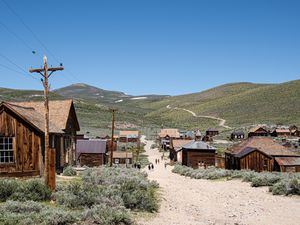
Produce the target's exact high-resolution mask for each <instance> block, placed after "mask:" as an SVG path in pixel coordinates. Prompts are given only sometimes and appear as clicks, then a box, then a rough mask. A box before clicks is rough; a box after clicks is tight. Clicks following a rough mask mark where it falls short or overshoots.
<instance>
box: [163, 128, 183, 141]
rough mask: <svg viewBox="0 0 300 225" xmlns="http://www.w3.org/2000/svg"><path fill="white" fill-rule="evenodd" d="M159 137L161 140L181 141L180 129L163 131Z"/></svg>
mask: <svg viewBox="0 0 300 225" xmlns="http://www.w3.org/2000/svg"><path fill="white" fill-rule="evenodd" d="M158 136H159V140H164V139H180V133H179V130H178V129H161V131H160V132H159V134H158Z"/></svg>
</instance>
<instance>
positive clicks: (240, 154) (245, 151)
mask: <svg viewBox="0 0 300 225" xmlns="http://www.w3.org/2000/svg"><path fill="white" fill-rule="evenodd" d="M255 151H258V152H260V153H262V154H263V155H265V156H267V157H268V158H271V156H269V155H267V154H266V153H264V152H262V151H260V150H259V149H257V148H251V147H246V148H244V149H243V150H242V151H240V152H238V153H237V154H235V155H234V156H235V157H237V158H243V157H244V156H246V155H248V154H250V153H252V152H255Z"/></svg>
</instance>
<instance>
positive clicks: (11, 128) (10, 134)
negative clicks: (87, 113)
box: [0, 100, 79, 176]
mask: <svg viewBox="0 0 300 225" xmlns="http://www.w3.org/2000/svg"><path fill="white" fill-rule="evenodd" d="M49 116H50V124H49V131H50V138H49V142H50V143H49V144H50V148H52V149H54V150H55V155H56V170H57V172H61V171H62V168H63V167H64V166H65V165H66V164H74V163H75V161H76V157H75V153H76V132H77V131H79V123H78V120H77V116H76V112H75V108H74V105H73V101H72V100H61V101H50V102H49ZM44 129H45V125H44V102H15V103H12V102H2V103H1V104H0V176H35V175H41V174H42V173H43V166H44V158H45V141H44Z"/></svg>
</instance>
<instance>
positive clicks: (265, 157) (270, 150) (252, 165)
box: [225, 137, 300, 172]
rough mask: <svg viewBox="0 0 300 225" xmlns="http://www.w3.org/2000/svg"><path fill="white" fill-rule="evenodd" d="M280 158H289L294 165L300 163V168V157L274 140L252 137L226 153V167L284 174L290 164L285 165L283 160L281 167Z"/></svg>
mask: <svg viewBox="0 0 300 225" xmlns="http://www.w3.org/2000/svg"><path fill="white" fill-rule="evenodd" d="M280 158H284V159H286V158H289V159H291V160H293V163H297V162H299V165H298V166H300V160H299V161H298V160H296V159H298V158H300V155H298V154H296V153H295V152H293V151H291V150H289V149H288V148H286V147H284V146H282V145H281V144H279V143H277V142H275V141H274V140H273V139H272V138H269V137H252V138H249V139H247V140H244V141H242V142H241V143H239V144H237V145H235V146H233V147H232V148H231V149H229V150H228V151H227V152H226V153H225V167H226V169H233V170H241V169H249V170H254V171H257V172H262V171H282V172H284V171H283V170H282V168H283V167H284V166H288V164H287V163H286V164H285V165H284V163H285V162H287V161H284V160H282V161H281V165H280V164H279V163H278V160H279V159H280ZM293 166H295V165H294V164H293ZM295 170H296V169H295Z"/></svg>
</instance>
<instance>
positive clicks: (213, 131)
mask: <svg viewBox="0 0 300 225" xmlns="http://www.w3.org/2000/svg"><path fill="white" fill-rule="evenodd" d="M205 133H206V136H210V137H213V136H216V135H219V130H217V129H215V128H209V129H208V130H206V132H205Z"/></svg>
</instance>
